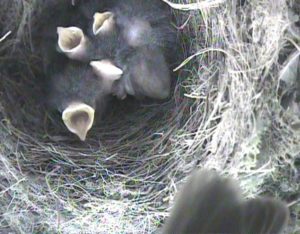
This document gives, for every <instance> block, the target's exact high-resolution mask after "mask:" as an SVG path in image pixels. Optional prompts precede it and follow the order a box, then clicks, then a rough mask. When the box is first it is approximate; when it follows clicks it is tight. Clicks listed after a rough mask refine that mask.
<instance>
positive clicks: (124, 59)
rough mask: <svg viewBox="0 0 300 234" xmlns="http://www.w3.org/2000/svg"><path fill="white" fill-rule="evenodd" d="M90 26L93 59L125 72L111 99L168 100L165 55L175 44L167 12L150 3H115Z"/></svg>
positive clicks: (115, 85) (168, 74)
mask: <svg viewBox="0 0 300 234" xmlns="http://www.w3.org/2000/svg"><path fill="white" fill-rule="evenodd" d="M158 4H159V6H161V3H160V1H159V3H158ZM154 5H155V4H154ZM166 22H167V23H166ZM92 25H93V27H92V28H93V30H92V32H93V35H94V40H93V41H94V42H93V45H94V49H93V52H94V53H93V55H92V56H91V57H92V59H102V58H103V57H105V56H106V57H108V58H109V59H111V60H112V61H113V62H114V63H115V64H116V65H117V66H118V67H120V68H121V69H122V70H123V72H124V73H123V77H122V78H121V79H120V80H119V81H116V82H115V83H114V85H113V95H116V96H117V97H118V98H120V99H124V98H125V97H126V96H127V94H129V95H133V96H135V97H137V98H142V97H149V98H153V99H165V98H167V97H168V96H169V94H170V86H171V78H170V77H171V76H170V65H169V63H168V61H167V58H166V54H168V52H170V50H169V51H168V49H167V48H168V47H171V46H172V45H174V43H172V42H173V41H175V40H176V34H175V33H174V30H172V28H171V19H170V9H169V8H167V9H166V8H165V5H164V7H163V8H159V7H158V6H155V7H154V6H153V1H152V2H150V1H135V0H131V1H128V2H126V4H125V3H124V2H118V3H117V4H116V5H115V6H114V7H112V8H111V9H110V11H106V12H102V13H99V12H97V13H95V14H94V17H93V24H92Z"/></svg>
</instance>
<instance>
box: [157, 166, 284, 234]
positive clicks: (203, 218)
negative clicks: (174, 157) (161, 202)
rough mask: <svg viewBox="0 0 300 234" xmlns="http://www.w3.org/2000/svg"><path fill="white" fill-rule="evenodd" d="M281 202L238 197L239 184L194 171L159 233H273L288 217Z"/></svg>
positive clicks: (281, 228) (209, 173)
mask: <svg viewBox="0 0 300 234" xmlns="http://www.w3.org/2000/svg"><path fill="white" fill-rule="evenodd" d="M288 217H289V215H288V208H287V206H286V204H285V203H283V202H281V201H277V200H275V199H273V198H263V197H258V198H254V199H250V200H244V199H243V198H242V195H241V192H240V191H239V188H238V187H237V186H236V185H235V184H234V183H233V181H231V180H228V179H223V178H221V177H220V176H218V175H217V174H216V173H215V172H209V171H197V172H194V173H193V174H192V175H191V176H190V178H189V179H188V181H187V183H186V184H185V185H184V186H183V187H182V189H181V192H179V194H178V197H177V200H175V205H174V208H173V210H172V212H171V215H170V217H169V218H168V220H167V222H166V224H165V225H164V227H163V230H162V233H163V234H177V233H178V234H181V233H185V234H197V233H198V234H207V233H212V234H217V233H226V234H241V233H243V234H254V233H255V234H277V233H281V232H282V231H283V229H284V227H285V226H286V224H287V221H288Z"/></svg>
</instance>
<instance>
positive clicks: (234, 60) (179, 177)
mask: <svg viewBox="0 0 300 234" xmlns="http://www.w3.org/2000/svg"><path fill="white" fill-rule="evenodd" d="M70 2H71V1H70ZM194 2H196V1H192V0H181V1H180V0H173V2H172V3H169V4H170V5H171V7H173V8H174V16H175V18H176V21H175V22H174V26H175V27H177V28H178V31H179V32H180V35H181V36H180V38H181V50H182V53H183V54H184V57H185V59H184V61H182V64H181V65H180V66H179V67H178V68H177V75H178V79H177V82H176V85H174V91H173V94H172V97H171V98H170V99H169V100H167V101H165V102H163V103H149V102H148V103H145V102H140V101H135V100H127V101H125V102H115V103H113V104H112V105H111V106H110V108H109V111H108V113H107V114H106V115H105V118H104V119H103V120H102V122H101V123H100V124H98V125H96V126H95V127H94V128H93V129H92V130H91V131H90V133H89V136H88V140H87V141H86V142H84V143H82V142H79V141H78V140H77V138H76V137H75V136H74V135H73V134H70V133H68V132H67V131H66V129H65V127H64V125H63V124H62V123H61V120H60V116H59V115H53V114H49V113H48V111H47V109H46V108H45V105H44V101H45V100H44V99H43V97H44V92H45V79H44V78H43V77H42V75H41V74H42V73H41V71H40V70H41V59H40V58H39V57H38V56H37V52H36V51H34V48H33V46H32V45H33V43H34V42H33V41H32V38H31V31H32V27H34V25H33V24H31V22H32V20H33V19H34V17H35V16H36V15H37V14H38V12H39V11H40V10H41V9H42V6H43V1H38V0H30V1H25V0H21V1H17V0H15V1H11V0H2V1H1V3H0V33H1V34H0V38H1V39H0V59H1V63H0V186H1V190H0V212H1V216H0V217H1V222H0V223H1V225H0V231H1V233H2V232H4V233H5V232H8V231H13V232H16V233H79V232H84V233H152V232H154V230H156V229H157V227H158V226H160V224H161V221H163V220H164V219H165V218H166V217H167V216H168V211H169V207H170V205H171V204H172V201H173V197H174V194H175V193H176V191H177V190H178V186H179V185H180V184H181V182H183V181H184V179H185V178H186V176H187V175H188V174H189V173H190V172H191V170H193V169H195V168H197V167H201V168H211V169H215V170H218V171H220V172H221V173H222V174H225V175H229V176H232V177H235V178H238V179H239V181H240V185H241V187H242V189H243V191H244V193H245V194H246V195H247V196H249V197H251V196H255V195H257V194H272V195H276V196H277V197H280V198H281V199H284V200H285V201H287V202H288V203H289V206H290V208H291V221H290V233H293V230H294V231H295V233H296V232H297V230H298V231H299V226H300V224H299V213H298V212H299V209H300V208H299V197H298V193H299V184H298V182H299V164H300V163H299V159H300V157H299V150H300V147H299V143H298V142H299V140H300V139H299V138H300V137H299V136H300V135H299V131H298V128H297V126H299V125H297V121H299V117H298V116H297V115H296V114H295V113H294V112H292V111H290V110H289V109H284V108H283V107H282V105H281V98H282V94H281V93H282V92H279V90H280V89H279V87H280V82H279V75H278V74H279V72H280V71H281V69H282V68H283V67H284V63H283V61H284V59H285V58H287V57H288V54H289V53H290V52H291V51H292V50H293V49H295V48H297V49H298V50H299V40H298V39H299V37H298V39H297V38H296V39H295V34H292V33H290V31H289V29H290V28H291V27H292V26H293V25H297V24H299V21H298V20H299V19H297V17H295V15H293V12H292V9H293V8H295V6H296V7H299V6H297V5H296V4H297V2H296V1H294V2H293V1H290V2H289V3H287V2H286V1H284V0H276V1H272V0H259V1H258V0H257V1H256V0H253V1H247V0H246V1H223V0H213V1H201V2H198V3H194ZM293 4H294V5H293ZM295 12H296V11H295ZM297 21H298V22H297ZM297 40H298V41H297ZM297 43H298V45H297ZM297 180H298V182H297Z"/></svg>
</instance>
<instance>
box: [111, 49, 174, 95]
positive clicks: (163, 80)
mask: <svg viewBox="0 0 300 234" xmlns="http://www.w3.org/2000/svg"><path fill="white" fill-rule="evenodd" d="M118 59H121V61H118V63H119V64H125V65H124V66H123V70H124V75H123V77H122V79H120V80H119V81H117V82H115V83H114V86H113V89H112V92H113V94H115V95H116V96H117V97H119V98H120V99H123V98H124V97H126V94H129V95H132V96H135V97H137V98H143V97H149V98H153V99H165V98H167V97H168V96H169V94H170V87H171V78H170V71H169V68H168V65H167V62H166V59H165V57H164V56H163V54H162V52H161V50H160V49H159V48H155V47H148V46H144V47H140V48H137V49H135V50H134V51H133V52H132V54H130V55H129V56H126V57H124V58H118Z"/></svg>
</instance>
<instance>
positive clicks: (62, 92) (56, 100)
mask: <svg viewBox="0 0 300 234" xmlns="http://www.w3.org/2000/svg"><path fill="white" fill-rule="evenodd" d="M94 66H95V67H96V69H97V74H98V75H95V72H94V71H93V69H92V67H91V66H90V65H89V64H84V63H80V62H76V61H68V62H67V64H66V66H65V67H64V69H63V70H62V71H58V72H54V74H53V75H52V76H51V80H50V82H51V85H50V90H49V94H50V101H51V104H52V107H54V108H55V109H56V110H58V111H60V112H61V114H62V120H63V122H64V124H65V125H66V127H67V128H68V130H69V131H70V132H72V133H74V134H76V135H77V136H78V137H79V138H80V140H82V141H84V140H85V139H86V136H87V133H88V131H89V130H90V129H91V127H92V125H93V123H94V117H95V111H96V114H97V116H98V117H101V115H102V114H103V112H104V111H105V107H106V105H107V103H108V100H109V94H110V89H111V86H112V83H113V81H114V79H119V78H120V77H121V73H122V71H120V70H118V69H115V68H114V67H112V66H111V64H110V63H109V62H108V61H102V62H99V63H98V64H94ZM99 102H100V105H97V104H98V103H99ZM96 106H97V107H98V109H97V110H96Z"/></svg>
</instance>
